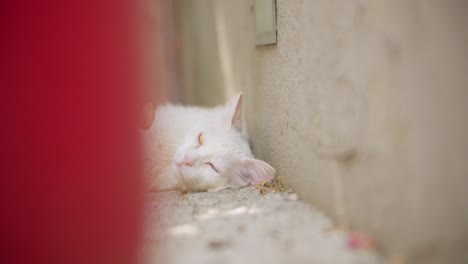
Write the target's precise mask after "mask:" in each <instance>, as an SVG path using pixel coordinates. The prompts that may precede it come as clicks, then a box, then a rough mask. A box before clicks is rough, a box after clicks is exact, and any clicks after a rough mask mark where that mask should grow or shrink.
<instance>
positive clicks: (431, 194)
mask: <svg viewBox="0 0 468 264" xmlns="http://www.w3.org/2000/svg"><path fill="white" fill-rule="evenodd" d="M253 2H254V1H249V0H245V1H208V0H203V1H197V2H196V3H197V5H200V7H201V6H203V7H204V8H206V9H205V10H212V15H213V17H214V19H211V20H210V21H207V20H206V19H200V20H198V21H199V22H201V23H199V24H198V26H199V27H202V28H204V29H203V30H204V31H206V30H207V28H211V29H212V30H213V31H212V33H213V35H212V36H211V37H210V39H211V40H210V41H209V42H210V43H209V44H206V45H207V46H211V45H213V43H212V42H211V41H216V43H217V48H216V49H206V48H204V45H203V43H204V41H205V40H204V39H199V40H198V42H197V43H198V44H197V45H199V46H198V47H199V49H201V50H205V52H213V54H215V55H216V56H215V57H216V58H215V59H209V58H207V57H202V56H200V54H202V53H201V52H199V51H198V52H194V51H193V50H192V52H188V53H187V54H185V56H186V57H191V58H192V59H193V61H197V62H198V63H196V64H197V66H198V67H204V66H203V65H210V66H209V67H214V68H215V69H216V71H215V72H211V73H210V74H209V75H206V76H205V78H209V77H207V76H211V77H212V78H218V79H216V81H212V82H205V83H204V84H203V85H196V84H195V82H193V81H191V80H192V79H190V78H189V77H187V75H185V77H184V82H185V83H186V84H190V85H191V86H190V87H191V88H187V89H188V90H189V91H186V93H189V92H190V91H191V92H192V93H193V92H195V93H200V94H203V95H204V96H203V97H200V98H199V100H193V101H196V102H198V103H206V104H214V103H219V102H220V101H221V100H222V98H223V95H226V96H227V95H229V94H231V93H232V92H233V90H242V91H244V93H245V95H246V97H245V102H246V117H247V120H248V124H249V132H250V134H251V137H252V142H253V148H254V152H255V154H256V155H257V156H258V157H260V158H263V159H265V160H267V161H268V162H270V163H271V164H272V165H273V166H275V167H276V168H277V170H278V172H279V174H280V175H282V176H284V177H285V178H287V180H288V183H289V184H290V185H291V186H292V187H293V188H294V189H296V190H297V191H298V192H299V193H300V194H301V197H302V198H303V199H305V200H307V201H310V202H312V203H314V204H315V205H317V206H318V207H320V208H322V209H323V210H325V211H326V212H327V213H328V214H330V215H331V216H333V217H334V218H335V219H336V221H337V222H338V223H339V224H341V225H345V226H350V227H353V228H359V229H363V230H365V231H368V232H370V233H371V234H373V235H375V236H376V237H377V239H378V240H379V241H381V244H382V245H383V248H384V249H385V250H387V251H388V252H389V253H390V254H401V255H405V256H408V257H409V258H410V259H411V260H412V261H415V262H417V263H468V253H467V252H466V251H465V249H466V248H467V247H468V206H467V205H466V201H467V200H466V198H465V195H464V193H465V192H466V191H467V187H468V115H467V113H468V110H467V109H466V106H465V105H466V104H467V103H466V102H467V100H468V87H467V83H468V75H467V72H468V48H467V47H468V46H467V43H468V30H467V28H468V16H466V13H467V11H468V8H467V7H468V4H466V2H463V1H435V0H433V1H422V0H419V1H403V0H399V1H370V0H357V1H336V0H335V1H330V0H314V1H312V0H310V1H301V0H277V9H278V14H277V21H278V43H277V44H276V45H270V46H260V47H256V46H255V45H254V41H253V40H254V32H253V31H254V24H253V23H254V17H253V15H254V12H253ZM193 3H194V2H192V4H193ZM182 9H183V8H182ZM199 18H200V17H199ZM203 21H205V22H206V23H203ZM213 21H216V23H213ZM220 25H221V26H220ZM198 26H197V27H198ZM187 27H188V26H187V25H185V28H187ZM192 27H193V25H192ZM220 28H221V29H220ZM192 33H193V32H192ZM194 53H195V54H194ZM226 65H227V66H226ZM215 76H216V77H215ZM197 78H201V77H197ZM210 80H214V79H210ZM207 83H208V85H206V84H207ZM232 87H235V88H232ZM214 91H217V92H214ZM220 91H224V92H220ZM211 94H213V96H210V95H211Z"/></svg>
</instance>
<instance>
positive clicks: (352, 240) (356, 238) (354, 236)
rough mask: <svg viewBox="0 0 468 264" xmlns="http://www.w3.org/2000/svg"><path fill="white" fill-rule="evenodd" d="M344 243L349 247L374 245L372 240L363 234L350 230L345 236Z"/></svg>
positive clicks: (357, 248) (361, 247)
mask: <svg viewBox="0 0 468 264" xmlns="http://www.w3.org/2000/svg"><path fill="white" fill-rule="evenodd" d="M346 245H347V246H348V248H350V249H355V250H359V249H372V248H374V246H375V243H374V240H373V239H372V238H371V237H369V236H367V235H364V234H361V233H357V232H350V233H349V234H348V236H347V238H346Z"/></svg>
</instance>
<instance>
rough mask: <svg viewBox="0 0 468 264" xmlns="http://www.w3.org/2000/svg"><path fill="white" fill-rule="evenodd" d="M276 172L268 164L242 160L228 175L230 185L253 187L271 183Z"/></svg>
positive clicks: (249, 159)
mask: <svg viewBox="0 0 468 264" xmlns="http://www.w3.org/2000/svg"><path fill="white" fill-rule="evenodd" d="M275 174H276V170H275V169H274V168H273V167H272V166H270V164H268V163H266V162H264V161H262V160H258V159H251V158H247V159H243V160H241V161H240V162H239V163H238V164H236V165H235V166H234V167H233V168H232V171H231V173H230V180H231V184H233V185H237V186H246V185H255V184H259V183H265V182H269V181H271V179H273V177H274V176H275Z"/></svg>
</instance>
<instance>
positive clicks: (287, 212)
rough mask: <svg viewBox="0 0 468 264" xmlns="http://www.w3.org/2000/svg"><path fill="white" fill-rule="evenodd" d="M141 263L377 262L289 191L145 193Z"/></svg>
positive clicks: (251, 190) (245, 189) (253, 189)
mask: <svg viewBox="0 0 468 264" xmlns="http://www.w3.org/2000/svg"><path fill="white" fill-rule="evenodd" d="M150 200H151V204H152V205H151V206H150V209H149V214H148V220H149V222H150V224H149V227H148V230H147V232H146V242H147V244H146V246H145V248H144V250H143V258H144V261H143V262H144V263H168V264H170V263H184V264H186V263H191V264H192V263H203V264H205V263H206V264H210V263H270V264H273V263H289V264H293V263H318V264H321V263H324V264H325V263H333V264H340V263H360V264H361V263H362V264H367V263H368V264H371V263H372V264H373V263H380V262H379V258H378V257H377V255H376V254H375V253H373V252H372V251H368V250H353V249H350V248H348V247H347V244H346V236H345V233H343V232H341V231H336V229H333V226H332V223H331V222H330V220H329V219H328V218H327V217H326V216H324V215H323V214H322V213H321V212H319V211H317V210H316V209H314V208H313V207H311V206H310V205H308V204H306V203H303V202H302V201H300V200H298V198H297V195H296V194H295V193H291V192H289V193H288V192H285V193H274V192H269V193H266V194H264V195H260V194H259V192H258V191H257V190H256V189H255V188H254V187H248V188H243V189H240V190H223V191H220V192H205V193H191V194H180V193H179V192H163V193H158V194H151V195H150Z"/></svg>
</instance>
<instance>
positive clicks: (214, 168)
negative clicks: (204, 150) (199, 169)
mask: <svg viewBox="0 0 468 264" xmlns="http://www.w3.org/2000/svg"><path fill="white" fill-rule="evenodd" d="M205 164H206V165H209V166H210V167H211V168H212V169H213V170H214V171H216V172H217V173H219V171H218V169H216V167H215V166H214V165H213V163H211V162H206V163H205Z"/></svg>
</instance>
